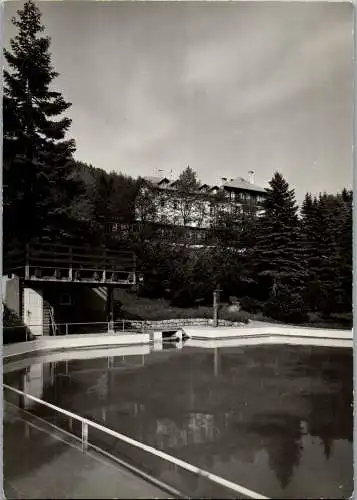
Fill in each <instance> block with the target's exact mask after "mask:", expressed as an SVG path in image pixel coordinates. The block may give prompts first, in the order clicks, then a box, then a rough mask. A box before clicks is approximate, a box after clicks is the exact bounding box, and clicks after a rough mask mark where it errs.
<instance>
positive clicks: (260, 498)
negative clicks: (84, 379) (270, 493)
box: [3, 356, 269, 500]
mask: <svg viewBox="0 0 357 500" xmlns="http://www.w3.org/2000/svg"><path fill="white" fill-rule="evenodd" d="M123 359H125V357H124V356H123ZM3 388H5V389H7V390H10V391H12V392H14V393H15V394H19V395H20V396H21V398H24V397H26V398H28V399H30V400H32V401H35V402H37V403H39V404H41V405H43V406H45V407H47V408H51V409H52V410H55V411H56V412H58V413H60V414H62V415H67V416H68V417H70V418H72V419H74V420H77V421H79V422H81V423H82V450H83V452H85V451H86V450H87V449H88V427H92V428H93V429H97V430H99V431H102V432H104V433H105V434H107V435H109V436H112V437H114V438H116V439H119V440H120V441H123V442H124V443H127V444H130V445H132V446H134V447H135V448H138V449H141V450H142V451H146V452H147V453H149V454H151V455H153V456H156V457H159V458H161V459H163V460H166V461H167V462H169V463H171V464H173V465H175V466H176V467H181V468H182V469H184V470H187V471H189V472H192V473H193V474H195V475H196V476H201V477H204V478H206V479H208V480H210V481H212V482H213V483H216V484H218V485H220V486H223V487H224V488H227V489H230V490H233V491H235V492H236V493H239V494H240V495H244V496H245V497H248V498H253V499H257V500H269V498H268V497H266V496H264V495H261V494H260V493H257V492H255V491H252V490H249V489H248V488H245V487H244V486H241V485H239V484H236V483H233V482H231V481H229V480H227V479H224V478H223V477H220V476H217V475H215V474H213V473H211V472H208V471H207V470H204V469H201V468H199V467H197V466H195V465H192V464H190V463H188V462H185V461H183V460H181V459H180V458H177V457H174V456H172V455H169V454H168V453H165V452H164V451H161V450H158V449H155V448H153V447H152V446H149V445H147V444H144V443H141V442H139V441H136V440H135V439H133V438H131V437H129V436H126V435H125V434H121V433H119V432H116V431H114V430H112V429H109V428H107V427H103V426H102V425H101V424H98V423H96V422H92V421H90V420H87V419H85V418H83V417H80V416H79V415H76V414H75V413H72V412H70V411H68V410H64V409H63V408H59V407H58V406H55V405H53V404H52V403H48V402H47V401H43V400H42V399H40V398H37V397H36V396H31V395H30V394H26V393H25V392H23V391H20V390H19V389H16V388H15V387H11V386H9V385H7V384H3ZM10 404H12V403H10ZM23 406H24V405H21V401H20V407H21V408H23Z"/></svg>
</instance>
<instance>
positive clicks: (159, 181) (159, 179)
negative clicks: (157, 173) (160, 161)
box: [144, 176, 170, 186]
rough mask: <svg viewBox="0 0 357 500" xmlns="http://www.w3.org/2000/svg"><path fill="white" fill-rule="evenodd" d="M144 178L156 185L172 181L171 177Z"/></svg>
mask: <svg viewBox="0 0 357 500" xmlns="http://www.w3.org/2000/svg"><path fill="white" fill-rule="evenodd" d="M144 179H145V180H146V181H148V182H151V184H155V185H156V186H159V185H160V184H162V183H163V182H165V181H166V182H170V179H168V178H167V177H154V176H153V177H150V176H148V177H144Z"/></svg>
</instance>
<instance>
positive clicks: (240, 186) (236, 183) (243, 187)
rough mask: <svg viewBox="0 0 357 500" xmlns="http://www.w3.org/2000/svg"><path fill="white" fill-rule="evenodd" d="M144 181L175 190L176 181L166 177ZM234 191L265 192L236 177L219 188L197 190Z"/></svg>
mask: <svg viewBox="0 0 357 500" xmlns="http://www.w3.org/2000/svg"><path fill="white" fill-rule="evenodd" d="M144 179H145V180H146V181H148V182H150V183H151V184H153V185H154V186H156V187H158V188H161V189H167V190H172V191H174V190H175V189H176V185H177V179H176V180H175V181H170V179H168V178H167V177H155V176H147V177H144ZM220 188H224V189H228V190H229V189H236V190H240V191H253V192H256V193H265V192H266V190H265V189H264V188H262V187H260V186H257V185H255V184H252V183H251V182H248V181H247V180H246V179H243V177H237V178H236V179H232V180H230V181H227V182H225V183H224V184H222V185H221V186H217V185H213V186H209V185H208V184H205V183H204V184H201V185H200V186H199V188H198V192H202V191H203V190H204V189H205V190H207V191H208V192H210V191H214V190H216V189H220Z"/></svg>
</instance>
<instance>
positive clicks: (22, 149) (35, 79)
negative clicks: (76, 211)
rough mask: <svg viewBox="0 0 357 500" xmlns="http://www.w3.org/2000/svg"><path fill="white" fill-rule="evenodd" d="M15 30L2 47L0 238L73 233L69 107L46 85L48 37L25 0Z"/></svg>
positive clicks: (51, 75)
mask: <svg viewBox="0 0 357 500" xmlns="http://www.w3.org/2000/svg"><path fill="white" fill-rule="evenodd" d="M12 22H13V24H14V25H15V26H16V28H17V34H16V35H15V37H14V38H13V39H12V40H11V41H10V48H11V50H5V59H6V62H7V67H6V69H5V70H4V83H5V85H4V104H3V107H4V189H5V209H4V237H5V238H4V239H5V240H11V239H17V240H22V241H28V240H29V239H31V238H33V237H43V236H45V235H48V236H50V237H54V236H55V235H56V236H64V235H66V234H67V233H68V232H71V231H73V228H72V227H71V221H72V217H71V213H72V214H73V199H74V198H75V196H76V195H77V194H78V193H79V192H80V191H81V187H82V185H81V183H79V182H78V180H75V179H74V177H73V176H72V173H73V163H74V162H73V157H72V155H73V152H74V150H75V143H74V141H73V140H72V139H69V140H66V139H65V135H66V132H67V130H68V129H69V127H70V124H71V120H70V119H69V118H68V117H62V114H63V113H64V112H65V111H66V110H68V108H69V107H70V106H71V104H70V103H68V102H66V101H65V100H64V98H63V97H62V95H61V94H60V93H59V92H56V91H54V90H53V88H52V82H53V80H54V79H55V78H56V77H57V76H58V73H56V71H55V70H54V68H53V66H52V65H51V54H50V52H49V48H50V38H49V37H47V36H43V35H42V33H43V32H44V29H45V28H44V26H43V25H42V24H41V12H40V10H39V9H38V7H37V6H36V5H35V3H34V2H33V1H32V0H28V1H27V2H26V3H25V4H24V7H23V9H22V10H18V12H17V17H15V18H13V19H12Z"/></svg>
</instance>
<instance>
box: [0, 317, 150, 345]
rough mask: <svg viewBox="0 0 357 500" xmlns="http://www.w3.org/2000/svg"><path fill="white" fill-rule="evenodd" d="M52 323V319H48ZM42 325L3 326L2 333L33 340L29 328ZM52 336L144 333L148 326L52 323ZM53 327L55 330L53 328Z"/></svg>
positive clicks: (126, 322)
mask: <svg viewBox="0 0 357 500" xmlns="http://www.w3.org/2000/svg"><path fill="white" fill-rule="evenodd" d="M50 321H51V323H52V318H50ZM43 326H44V325H39V324H28V325H17V326H8V327H6V326H4V327H3V331H4V333H10V332H14V333H16V332H21V331H22V332H23V337H24V340H26V341H27V340H33V337H35V335H33V334H31V328H39V327H43ZM51 326H52V331H53V336H59V335H76V334H78V335H79V334H86V333H87V334H95V333H115V334H120V333H145V332H146V331H148V330H150V329H151V327H150V325H147V324H146V322H145V321H130V320H119V321H92V322H74V323H71V322H67V323H52V325H51ZM53 326H55V328H54V327H53Z"/></svg>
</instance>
